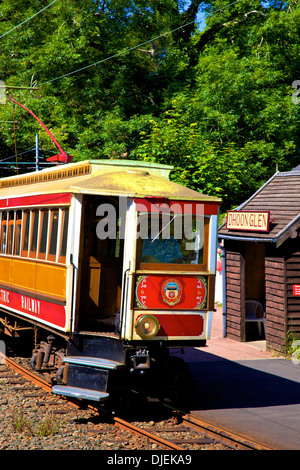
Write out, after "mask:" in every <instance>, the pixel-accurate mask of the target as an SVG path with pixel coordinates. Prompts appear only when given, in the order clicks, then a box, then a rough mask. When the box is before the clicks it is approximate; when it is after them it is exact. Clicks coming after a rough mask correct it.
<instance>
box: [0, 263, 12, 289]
mask: <svg viewBox="0 0 300 470" xmlns="http://www.w3.org/2000/svg"><path fill="white" fill-rule="evenodd" d="M10 280H11V258H4V257H0V282H5V283H6V284H9V283H10Z"/></svg>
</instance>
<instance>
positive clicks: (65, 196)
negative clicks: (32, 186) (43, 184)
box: [0, 193, 72, 209]
mask: <svg viewBox="0 0 300 470" xmlns="http://www.w3.org/2000/svg"><path fill="white" fill-rule="evenodd" d="M71 197H72V195H71V194H70V193H61V194H40V195H38V196H21V197H12V198H9V199H1V200H0V209H8V208H11V207H18V208H21V207H31V206H44V205H47V206H51V205H53V204H54V205H63V204H70V203H71Z"/></svg>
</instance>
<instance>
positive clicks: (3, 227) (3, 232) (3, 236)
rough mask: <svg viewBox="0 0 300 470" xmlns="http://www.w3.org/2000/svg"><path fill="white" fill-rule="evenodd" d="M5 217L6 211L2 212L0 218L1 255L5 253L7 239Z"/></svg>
mask: <svg viewBox="0 0 300 470" xmlns="http://www.w3.org/2000/svg"><path fill="white" fill-rule="evenodd" d="M7 215H8V213H7V212H6V211H3V212H2V217H1V238H0V243H1V246H0V251H1V253H2V254H5V253H6V239H7Z"/></svg>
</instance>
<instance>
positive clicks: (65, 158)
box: [11, 98, 68, 163]
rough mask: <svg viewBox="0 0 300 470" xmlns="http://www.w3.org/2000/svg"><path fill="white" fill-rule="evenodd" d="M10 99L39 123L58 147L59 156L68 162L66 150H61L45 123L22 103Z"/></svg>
mask: <svg viewBox="0 0 300 470" xmlns="http://www.w3.org/2000/svg"><path fill="white" fill-rule="evenodd" d="M11 101H12V102H13V103H15V104H17V105H18V106H21V108H23V109H25V110H26V111H28V112H29V113H30V114H31V115H32V116H33V117H34V118H35V119H36V120H37V121H38V122H39V123H40V125H41V126H42V127H43V128H44V129H45V131H46V132H47V134H48V135H49V136H50V138H51V140H52V142H53V143H54V144H55V145H56V147H57V148H58V149H59V151H60V154H59V157H62V158H63V159H64V161H65V163H67V162H68V155H67V154H66V152H64V151H63V149H62V148H61V146H60V145H59V143H58V142H57V140H56V139H55V138H54V137H53V135H52V134H51V132H50V131H49V129H47V127H46V126H45V124H43V123H42V121H41V120H40V119H39V118H38V117H37V116H36V115H35V114H34V113H33V112H32V111H30V109H28V108H26V107H25V106H24V105H22V104H20V103H18V102H17V101H16V100H15V99H14V98H11Z"/></svg>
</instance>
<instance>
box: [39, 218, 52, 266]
mask: <svg viewBox="0 0 300 470" xmlns="http://www.w3.org/2000/svg"><path fill="white" fill-rule="evenodd" d="M48 220H49V211H48V210H46V211H41V213H40V237H39V254H38V257H39V258H40V259H46V254H47V238H48Z"/></svg>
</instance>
